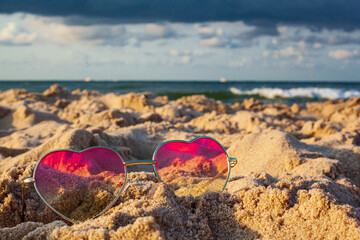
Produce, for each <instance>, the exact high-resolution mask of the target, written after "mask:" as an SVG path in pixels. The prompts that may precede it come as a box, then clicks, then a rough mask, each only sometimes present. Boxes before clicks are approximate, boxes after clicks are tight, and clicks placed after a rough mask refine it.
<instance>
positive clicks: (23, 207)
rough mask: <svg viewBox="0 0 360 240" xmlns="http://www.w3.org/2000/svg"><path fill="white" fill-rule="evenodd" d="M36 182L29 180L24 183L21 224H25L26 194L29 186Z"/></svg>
mask: <svg viewBox="0 0 360 240" xmlns="http://www.w3.org/2000/svg"><path fill="white" fill-rule="evenodd" d="M33 182H35V180H34V178H27V179H25V180H24V181H23V184H22V195H21V222H24V220H25V214H24V213H25V194H26V189H27V185H28V184H29V183H33Z"/></svg>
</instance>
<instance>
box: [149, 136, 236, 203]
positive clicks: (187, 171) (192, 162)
mask: <svg viewBox="0 0 360 240" xmlns="http://www.w3.org/2000/svg"><path fill="white" fill-rule="evenodd" d="M155 160H156V169H157V172H158V175H159V177H160V178H161V180H162V181H163V182H165V183H167V184H169V185H170V187H171V188H172V189H173V190H174V191H175V194H176V195H177V196H188V195H193V196H199V195H201V194H202V193H204V192H205V191H217V192H220V191H221V190H222V189H223V188H224V186H225V184H226V182H227V178H228V173H229V163H228V160H227V155H226V153H225V151H224V149H223V148H222V147H221V145H220V144H219V143H218V142H216V141H215V140H213V139H211V138H199V139H196V140H195V141H192V142H191V143H188V142H182V141H174V142H168V143H165V144H163V145H162V146H160V148H159V149H158V150H157V152H156V155H155Z"/></svg>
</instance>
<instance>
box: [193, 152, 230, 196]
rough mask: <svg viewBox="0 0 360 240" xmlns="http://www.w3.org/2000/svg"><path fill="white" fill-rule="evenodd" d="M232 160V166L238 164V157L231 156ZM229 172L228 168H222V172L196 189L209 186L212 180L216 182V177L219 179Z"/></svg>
mask: <svg viewBox="0 0 360 240" xmlns="http://www.w3.org/2000/svg"><path fill="white" fill-rule="evenodd" d="M229 161H230V167H231V168H233V167H235V165H236V164H237V160H236V158H229ZM226 172H227V168H225V169H224V170H222V171H221V172H219V173H218V174H216V176H215V177H213V178H212V179H210V180H209V181H208V182H207V183H204V184H203V185H201V186H200V187H198V188H197V189H196V191H200V190H201V189H203V188H205V187H207V186H208V185H210V184H211V183H212V182H214V181H215V180H216V179H218V178H219V177H221V176H222V175H224V174H225V173H226Z"/></svg>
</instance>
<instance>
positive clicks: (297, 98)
mask: <svg viewBox="0 0 360 240" xmlns="http://www.w3.org/2000/svg"><path fill="white" fill-rule="evenodd" d="M55 83H57V84H60V85H61V86H63V87H64V88H66V89H68V90H69V91H73V90H75V89H81V90H83V89H88V90H96V91H99V92H100V93H109V92H115V93H119V94H125V93H129V92H152V93H154V94H156V95H159V96H160V95H161V96H163V95H166V96H168V97H169V99H170V100H174V99H177V98H179V97H182V96H188V95H193V94H203V95H205V96H207V97H209V98H213V99H216V100H222V101H225V102H241V101H243V100H244V99H245V98H251V97H253V98H256V99H259V100H261V101H263V102H265V103H274V102H278V103H286V104H292V103H299V104H304V103H306V102H308V101H326V100H328V99H347V98H351V97H357V96H360V82H309V81H227V82H219V81H90V82H83V81H0V91H6V90H8V89H13V88H22V89H26V90H27V91H28V92H42V91H44V90H45V89H48V88H49V87H50V86H51V85H52V84H55Z"/></svg>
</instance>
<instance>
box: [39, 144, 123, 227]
mask: <svg viewBox="0 0 360 240" xmlns="http://www.w3.org/2000/svg"><path fill="white" fill-rule="evenodd" d="M124 181H125V168H124V164H123V162H122V160H121V158H120V157H119V155H118V154H117V153H115V152H114V151H112V150H110V149H107V148H90V149H87V150H85V151H83V152H73V151H68V150H60V151H54V152H51V153H48V154H47V155H45V156H44V157H43V158H42V159H41V161H40V163H39V165H38V166H37V169H36V172H35V185H36V188H37V191H38V192H39V194H40V196H41V197H42V198H43V200H45V201H46V203H47V204H49V205H50V206H51V207H52V208H54V209H55V210H56V211H58V212H59V213H61V214H63V215H64V216H65V217H67V218H70V219H72V220H75V221H84V220H86V219H89V218H92V217H95V216H96V215H98V214H99V213H101V212H102V211H103V210H105V209H106V207H108V206H109V205H110V204H111V203H112V202H113V201H114V200H115V198H116V197H117V195H118V193H119V192H120V191H121V189H122V186H123V184H124Z"/></svg>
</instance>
